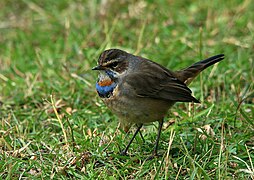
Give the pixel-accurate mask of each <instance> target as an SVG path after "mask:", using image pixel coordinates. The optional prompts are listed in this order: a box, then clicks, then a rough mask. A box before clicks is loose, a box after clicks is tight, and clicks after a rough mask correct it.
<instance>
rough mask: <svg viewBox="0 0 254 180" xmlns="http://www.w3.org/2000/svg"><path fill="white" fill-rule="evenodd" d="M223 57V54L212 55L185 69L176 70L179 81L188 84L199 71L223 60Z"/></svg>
mask: <svg viewBox="0 0 254 180" xmlns="http://www.w3.org/2000/svg"><path fill="white" fill-rule="evenodd" d="M224 57H225V56H224V54H219V55H216V56H212V57H210V58H208V59H205V60H202V61H199V62H196V63H194V64H192V65H191V66H189V67H187V68H185V69H182V70H180V71H176V72H175V73H176V75H177V78H178V79H179V80H180V81H182V82H184V83H185V84H189V83H190V82H191V81H192V80H193V79H194V78H195V77H196V76H197V75H198V74H199V73H200V72H201V71H203V70H204V69H206V68H207V67H209V66H211V65H213V64H215V63H217V62H219V61H221V60H223V59H224Z"/></svg>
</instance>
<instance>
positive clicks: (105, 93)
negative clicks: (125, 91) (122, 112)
mask: <svg viewBox="0 0 254 180" xmlns="http://www.w3.org/2000/svg"><path fill="white" fill-rule="evenodd" d="M115 87H116V83H114V82H113V83H112V84H111V85H109V86H100V85H99V84H98V82H97V83H96V90H97V92H98V94H99V96H100V97H102V98H109V97H110V96H111V95H112V92H113V90H114V89H115Z"/></svg>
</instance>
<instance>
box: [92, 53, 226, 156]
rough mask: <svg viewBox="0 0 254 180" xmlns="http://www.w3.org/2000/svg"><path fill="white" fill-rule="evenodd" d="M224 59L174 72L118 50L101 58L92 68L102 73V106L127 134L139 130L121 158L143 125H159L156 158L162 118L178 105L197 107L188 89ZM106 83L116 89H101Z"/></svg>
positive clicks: (219, 58)
mask: <svg viewBox="0 0 254 180" xmlns="http://www.w3.org/2000/svg"><path fill="white" fill-rule="evenodd" d="M223 59H224V55H223V54H220V55H217V56H213V57H210V58H208V59H205V60H202V61H199V62H197V63H195V64H193V65H191V66H190V67H188V68H185V69H182V70H179V71H174V72H173V71H170V70H168V69H167V68H165V67H163V66H161V65H159V64H157V63H155V62H153V61H151V60H148V59H145V58H142V57H139V56H135V55H132V54H129V53H127V52H125V51H122V50H119V49H109V50H106V51H104V52H103V53H102V54H101V55H100V57H99V60H98V66H96V67H95V68H93V70H99V71H100V72H101V73H100V76H99V80H98V81H99V82H98V83H97V85H96V88H97V91H98V93H99V95H100V96H101V98H102V100H103V102H104V103H105V104H106V105H107V106H108V107H109V109H110V110H111V111H112V112H113V113H115V114H116V115H117V116H118V117H119V119H120V123H121V124H122V127H123V128H124V129H125V130H126V131H128V129H129V128H130V127H131V125H132V124H137V126H138V128H137V131H136V132H135V134H134V136H133V138H132V139H131V141H130V142H129V144H128V145H127V147H126V148H125V150H124V151H123V152H122V154H126V153H127V150H128V148H129V146H130V144H131V143H132V141H133V139H134V137H135V136H136V134H137V133H138V131H139V130H140V128H141V127H142V125H143V124H146V123H150V122H154V121H158V122H159V128H158V136H157V140H156V145H155V149H154V152H153V155H156V154H157V149H158V142H159V138H160V133H161V127H162V124H163V118H164V117H165V115H166V114H167V111H168V109H169V108H170V107H171V106H172V105H173V104H174V103H176V102H195V103H198V102H199V101H198V100H197V99H196V98H195V97H193V96H192V95H191V90H190V89H189V88H188V87H187V85H188V84H189V83H190V82H191V81H192V80H193V79H194V78H195V77H196V76H197V75H198V74H199V73H200V72H201V71H203V70H204V69H206V68H207V67H209V66H211V65H213V64H214V63H217V62H219V61H221V60H223ZM106 79H111V80H112V81H113V83H112V84H113V85H111V86H100V84H101V82H103V81H105V80H106Z"/></svg>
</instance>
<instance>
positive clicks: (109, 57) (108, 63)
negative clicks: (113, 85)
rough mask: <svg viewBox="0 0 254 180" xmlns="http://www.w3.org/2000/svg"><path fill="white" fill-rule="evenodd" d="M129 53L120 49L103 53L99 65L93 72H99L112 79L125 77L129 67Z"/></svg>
mask: <svg viewBox="0 0 254 180" xmlns="http://www.w3.org/2000/svg"><path fill="white" fill-rule="evenodd" d="M127 56H128V53H127V52H125V51H122V50H120V49H109V50H105V51H104V52H102V53H101V55H100V57H99V59H98V65H97V66H95V67H94V68H93V69H92V70H98V71H100V72H101V73H103V74H106V75H108V76H109V77H110V78H111V79H117V78H119V77H120V76H123V75H124V74H125V73H126V72H127V70H128V66H129V61H128V58H127Z"/></svg>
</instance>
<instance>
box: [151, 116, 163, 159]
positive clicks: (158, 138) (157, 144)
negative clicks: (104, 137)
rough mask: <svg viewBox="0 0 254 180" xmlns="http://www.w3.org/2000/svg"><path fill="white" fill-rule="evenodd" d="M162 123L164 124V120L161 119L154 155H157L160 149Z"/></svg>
mask: <svg viewBox="0 0 254 180" xmlns="http://www.w3.org/2000/svg"><path fill="white" fill-rule="evenodd" d="M162 125H163V120H160V121H159V127H158V134H157V138H156V142H155V147H154V151H153V154H152V156H157V155H158V154H157V151H158V146H159V140H160V136H161V129H162Z"/></svg>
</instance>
